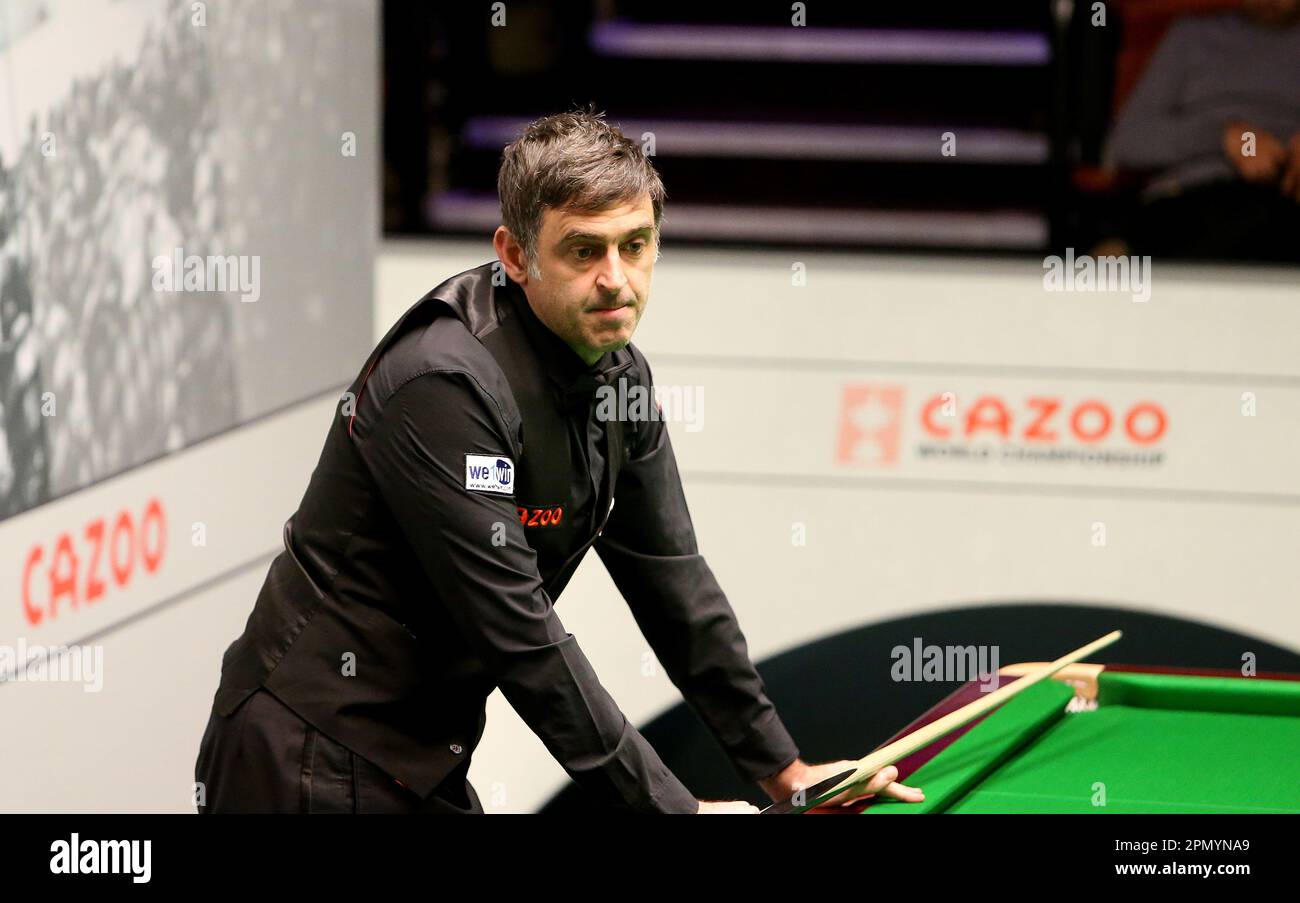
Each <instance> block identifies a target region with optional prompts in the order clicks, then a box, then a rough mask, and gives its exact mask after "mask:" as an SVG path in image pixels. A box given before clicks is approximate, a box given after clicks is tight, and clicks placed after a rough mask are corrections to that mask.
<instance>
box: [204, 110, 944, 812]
mask: <svg viewBox="0 0 1300 903" xmlns="http://www.w3.org/2000/svg"><path fill="white" fill-rule="evenodd" d="M498 190H499V193H500V199H501V210H502V219H503V221H504V225H503V226H501V227H500V228H499V229H498V230H497V231H496V235H495V237H494V244H495V248H496V252H497V257H498V260H497V261H496V262H494V263H492V264H485V265H483V266H480V267H476V268H475V269H472V270H469V271H467V272H465V273H461V274H459V275H457V276H454V277H452V278H451V279H449V280H448V281H446V282H444V283H443V284H442V285H440V286H438V287H437V288H435V289H434V290H433V291H431V292H429V294H428V295H426V296H425V297H424V298H423V299H421V300H420V301H419V302H418V303H417V304H416V305H415V306H414V307H412V308H411V309H410V310H409V311H408V312H407V313H406V314H405V315H404V316H403V317H402V319H401V320H400V321H399V322H398V323H397V324H396V325H395V326H394V327H393V328H392V329H391V330H390V331H389V333H388V335H387V336H385V337H384V339H383V340H382V341H381V342H380V343H379V346H378V347H377V348H376V349H375V350H374V352H373V353H372V354H371V356H370V359H369V360H368V361H367V362H366V364H365V365H364V367H363V368H362V370H361V372H360V374H359V376H358V378H357V380H356V382H354V383H353V385H352V387H351V389H350V391H349V393H348V394H347V395H345V396H344V399H345V404H344V406H343V409H342V411H341V413H340V416H339V417H337V418H336V419H335V421H334V423H333V424H332V425H331V427H330V431H329V435H328V437H327V440H326V443H325V449H324V452H323V453H322V455H321V460H320V463H319V464H318V465H317V468H316V470H315V472H314V473H313V475H312V479H311V483H310V485H309V486H308V489H307V493H306V495H305V496H304V498H303V501H302V504H301V506H300V507H299V509H298V512H297V513H296V514H295V515H294V516H293V517H291V518H290V519H289V522H288V523H287V524H286V525H285V551H284V552H282V553H281V554H280V556H279V557H278V558H277V559H276V560H275V562H274V563H273V564H272V565H271V569H270V573H269V574H268V576H267V579H266V583H265V585H264V587H263V589H262V593H261V595H260V596H259V598H258V601H257V605H256V607H255V608H254V610H253V613H252V615H251V617H250V618H249V621H248V626H247V628H246V630H245V632H244V634H243V636H242V637H240V638H239V639H238V640H237V641H236V642H235V643H234V644H233V645H232V646H231V647H230V649H229V650H228V651H227V652H226V655H225V658H224V661H223V665H222V677H221V686H220V689H219V690H218V691H217V695H216V699H215V702H214V706H213V715H212V718H211V721H210V723H209V725H208V729H207V732H206V734H205V736H204V738H203V744H202V748H201V750H200V753H199V761H198V765H197V769H196V779H197V780H198V781H199V782H200V785H201V786H200V792H201V796H200V800H201V802H202V805H201V806H200V811H240V810H250V809H251V810H272V811H304V810H305V811H347V812H367V811H424V812H481V811H482V807H481V805H480V803H479V801H478V798H477V796H476V794H475V792H474V789H473V788H472V787H471V786H470V785H469V783H468V781H467V780H466V773H467V771H468V768H469V762H470V756H471V754H472V753H473V750H474V747H475V745H476V744H477V743H478V741H479V739H480V737H481V736H482V733H483V727H484V720H485V712H484V702H485V700H486V698H487V696H488V694H489V693H491V692H492V690H493V689H494V688H495V687H500V688H501V691H502V692H503V694H504V695H505V697H506V699H507V700H509V702H510V704H511V705H512V706H513V707H514V708H515V710H516V711H517V712H518V713H519V714H520V716H521V717H522V718H523V719H524V721H525V722H526V723H527V724H528V725H529V727H530V728H532V730H533V731H535V732H536V733H537V734H538V736H539V737H540V738H541V739H542V741H543V742H544V743H545V745H546V747H547V749H548V750H549V751H550V753H551V754H552V755H553V756H554V757H555V758H556V760H557V761H559V763H560V764H561V765H562V766H563V767H564V769H565V770H566V771H567V772H568V773H569V775H571V776H572V777H573V778H574V780H576V781H577V782H578V783H579V784H581V785H582V786H583V787H584V788H586V789H587V790H588V791H589V792H590V793H591V794H592V795H594V796H595V797H596V798H597V799H599V800H602V801H604V802H606V803H609V804H611V805H614V806H621V807H626V808H630V809H633V810H636V811H643V812H679V813H695V812H704V813H709V812H753V811H757V810H756V809H755V807H753V806H751V805H749V804H748V803H744V802H734V801H731V802H728V801H723V802H704V803H701V802H700V801H698V800H697V799H696V798H695V797H694V796H693V795H692V794H691V793H690V792H689V791H688V790H687V789H686V787H685V786H683V785H682V783H681V782H680V781H679V780H678V779H677V778H676V777H675V776H674V775H673V774H672V773H671V772H670V771H669V770H668V769H667V768H666V767H665V766H664V764H663V762H661V761H660V759H659V757H658V756H657V755H656V754H655V751H654V750H653V749H652V748H651V747H650V746H649V744H648V743H646V741H645V739H644V738H643V737H642V736H641V735H640V733H638V732H637V730H636V729H635V728H634V727H633V726H632V725H631V724H629V723H628V721H627V719H626V718H624V716H623V715H622V713H621V712H620V711H619V709H618V707H617V706H616V705H615V703H614V701H613V699H611V698H610V696H609V694H608V693H607V692H606V691H605V690H604V689H603V688H602V687H601V685H600V683H599V681H598V680H597V679H596V675H595V674H594V672H593V671H592V668H591V666H590V664H589V663H588V662H587V659H586V657H585V656H584V655H583V653H582V651H581V649H579V647H578V644H577V640H576V639H575V638H574V637H573V636H572V635H571V634H569V633H567V632H566V631H565V630H564V627H563V625H562V624H561V622H560V620H559V617H558V615H557V614H556V613H555V610H554V608H553V606H552V602H553V600H555V599H557V598H559V596H560V593H561V592H562V591H563V589H564V586H565V584H566V583H567V582H568V580H569V578H570V576H571V575H572V574H573V572H574V570H575V569H576V568H577V566H578V563H579V562H580V561H581V560H582V557H583V555H584V553H585V552H586V551H587V549H588V548H593V547H594V548H595V550H596V552H597V554H598V555H600V557H601V559H602V560H603V561H604V563H605V566H606V567H607V569H608V570H609V573H610V575H611V576H612V577H613V579H614V582H615V583H616V584H617V586H618V588H619V590H620V591H621V592H622V593H623V595H624V597H625V598H626V600H627V603H628V605H629V606H630V607H631V609H632V612H633V614H634V616H635V618H636V621H637V624H638V625H639V627H640V628H641V630H642V632H643V633H644V634H645V636H646V638H647V640H648V641H649V643H650V645H651V647H652V648H653V649H654V651H655V654H656V655H657V656H658V657H659V660H660V661H661V662H662V663H663V665H664V668H665V670H666V671H667V673H668V675H669V676H670V677H671V679H672V680H673V682H674V684H675V685H676V686H677V687H678V688H680V689H681V691H682V693H683V695H684V696H685V698H686V699H687V701H688V702H689V703H690V704H691V705H692V706H693V707H694V709H695V711H696V712H697V713H698V714H699V715H700V717H701V718H702V719H703V720H704V722H705V723H706V724H707V725H708V727H709V728H710V730H711V731H712V732H713V734H714V736H715V737H716V738H717V740H718V742H719V743H720V744H721V745H722V746H723V748H724V749H725V750H726V751H727V753H728V754H729V755H730V757H731V759H732V761H733V763H734V764H735V767H736V768H737V769H738V770H739V771H740V772H741V773H742V774H744V775H745V776H747V777H748V778H750V779H752V780H755V781H757V782H759V783H760V784H761V785H762V787H763V789H764V790H765V791H766V792H767V793H768V795H769V796H770V797H771V798H772V799H774V800H775V799H781V798H785V797H788V796H790V795H791V794H793V793H794V792H796V791H797V790H798V789H800V788H801V787H806V786H809V785H811V784H813V783H815V782H817V781H819V780H821V779H823V778H825V777H829V776H831V775H833V774H836V773H838V772H839V771H840V770H843V769H844V768H847V767H849V763H847V762H835V763H829V764H824V765H808V764H806V763H804V762H802V761H801V760H800V758H799V754H798V750H797V748H796V747H795V744H794V741H793V740H792V739H791V737H790V735H789V733H788V732H787V731H786V729H785V727H784V725H783V724H782V723H781V720H780V718H778V717H777V713H776V710H775V709H774V707H773V705H772V703H771V702H770V701H769V700H768V698H767V696H766V695H765V693H764V687H763V682H762V680H761V679H760V678H759V675H758V673H757V672H756V671H755V669H754V667H753V665H752V664H751V663H750V660H749V658H748V654H747V651H746V646H745V640H744V637H743V636H742V635H741V632H740V629H739V627H738V626H737V624H736V619H735V616H734V614H733V613H732V609H731V606H730V605H729V603H728V602H727V599H726V597H725V596H724V595H723V593H722V591H721V589H720V588H719V587H718V584H717V582H716V581H715V580H714V578H713V575H712V573H711V572H710V571H709V568H708V566H707V565H706V564H705V562H704V559H703V558H702V557H701V556H700V555H699V552H698V550H697V549H696V544H695V536H694V531H693V529H692V526H691V520H690V515H689V514H688V512H687V509H686V501H685V499H684V497H683V495H682V487H681V481H680V479H679V477H678V473H677V466H676V463H675V461H674V458H673V452H672V447H671V445H670V443H669V441H668V433H667V431H666V429H665V427H664V423H663V420H662V419H661V418H657V417H641V418H638V419H636V420H629V421H620V420H617V419H607V418H603V417H602V416H600V415H599V412H600V411H607V410H608V409H609V407H610V406H609V405H600V404H598V395H599V391H598V390H600V389H601V388H602V387H609V388H615V387H617V386H618V383H619V381H620V380H621V381H626V383H627V385H626V386H625V387H624V388H625V389H627V390H629V397H632V396H631V392H630V390H631V389H632V388H634V387H637V386H641V387H646V388H648V387H649V386H650V385H651V376H650V368H649V365H648V364H647V363H646V360H645V358H644V357H643V356H642V355H641V353H640V352H639V351H638V350H636V348H634V347H633V346H631V345H630V344H629V341H630V339H631V338H632V333H633V331H634V330H635V329H636V326H637V323H638V321H639V320H640V319H641V315H642V313H643V312H644V311H645V306H646V301H647V299H648V297H649V292H650V281H651V273H652V271H653V269H654V261H655V258H656V255H657V252H658V246H659V226H660V222H661V219H662V214H663V202H664V189H663V185H662V183H661V182H660V180H659V177H658V174H657V173H656V172H655V170H654V168H653V166H652V165H651V164H650V161H649V160H648V159H647V158H646V157H645V156H644V154H642V153H641V151H640V150H639V148H638V147H637V146H636V145H635V144H633V143H632V142H631V141H629V140H628V139H627V138H625V137H624V136H623V135H622V133H621V132H619V131H618V130H617V129H616V128H614V127H612V126H610V125H608V124H607V123H605V122H604V121H603V120H602V119H601V118H600V117H599V115H593V114H592V113H590V112H587V113H581V112H579V113H566V114H561V115H557V116H552V117H548V118H545V119H541V120H538V121H537V122H534V123H533V124H532V125H530V126H529V127H528V129H527V130H526V131H525V132H524V134H523V135H522V136H521V137H520V138H519V140H517V141H516V142H515V143H514V144H512V145H510V146H509V147H508V148H506V151H505V155H504V160H503V163H502V166H501V170H500V175H499V179H498ZM616 498H617V505H615V499H616ZM896 776H897V772H896V770H894V769H892V768H890V769H885V770H884V771H882V772H881V773H880V774H878V775H877V776H876V777H875V778H874V780H873V781H872V782H871V783H870V784H868V785H866V787H865V788H864V790H865V791H866V792H867V793H875V792H884V793H887V794H889V795H891V796H895V797H898V798H901V799H919V798H920V794H919V792H918V791H915V790H913V789H912V788H907V787H903V786H901V785H899V784H896V783H893V778H894V777H896ZM857 793H859V794H861V793H862V791H857Z"/></svg>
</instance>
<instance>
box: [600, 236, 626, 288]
mask: <svg viewBox="0 0 1300 903" xmlns="http://www.w3.org/2000/svg"><path fill="white" fill-rule="evenodd" d="M625 285H627V274H626V273H624V272H623V259H622V257H621V256H620V254H619V249H618V248H617V247H613V248H610V249H609V250H608V251H606V252H605V257H604V259H603V260H602V261H601V264H600V269H599V270H598V271H597V273H596V287H597V288H598V289H600V290H601V291H602V292H607V293H608V294H611V295H617V294H618V293H619V292H621V291H623V287H624V286H625Z"/></svg>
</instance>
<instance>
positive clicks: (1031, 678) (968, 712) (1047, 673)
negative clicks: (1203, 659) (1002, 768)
mask: <svg viewBox="0 0 1300 903" xmlns="http://www.w3.org/2000/svg"><path fill="white" fill-rule="evenodd" d="M1121 636H1123V633H1122V632H1121V631H1119V630H1113V631H1111V632H1110V633H1108V634H1106V635H1105V636H1104V637H1101V638H1100V639H1096V640H1093V641H1092V642H1091V643H1089V644H1088V645H1086V646H1080V647H1079V648H1078V649H1076V650H1074V651H1073V652H1069V653H1066V654H1065V655H1063V656H1061V657H1060V658H1058V659H1057V660H1056V661H1054V662H1049V663H1047V664H1045V665H1043V666H1042V667H1040V668H1037V669H1035V670H1033V671H1030V672H1028V673H1027V674H1025V676H1024V677H1021V678H1020V679H1019V680H1015V681H1012V682H1011V683H1009V684H1007V685H1006V686H1005V687H1002V688H1000V689H998V690H995V691H993V692H992V693H990V694H989V695H988V696H986V697H984V698H983V699H977V700H975V701H974V702H971V703H968V704H966V705H964V706H962V707H961V708H959V709H957V711H955V712H949V713H948V714H947V715H944V716H943V717H942V718H939V719H938V720H936V721H932V722H930V723H929V724H927V725H925V726H924V727H920V728H917V729H916V730H915V731H913V732H912V733H910V734H908V735H907V736H906V737H900V738H898V739H897V740H895V741H894V742H893V743H890V744H889V745H888V746H882V747H881V748H880V749H878V750H876V751H875V752H873V753H868V754H867V755H866V756H863V757H862V758H861V759H859V760H858V762H857V766H858V767H857V769H856V770H855V771H854V772H853V774H851V775H850V776H849V777H848V778H846V779H845V780H844V781H843V782H842V783H841V784H840V785H839V786H838V787H836V788H835V789H834V790H830V791H828V792H826V793H824V794H822V795H821V796H820V797H818V798H817V799H815V800H809V801H808V803H807V804H806V805H807V808H809V809H811V808H813V807H814V806H816V805H819V804H821V803H823V802H825V801H826V800H828V799H831V798H832V797H835V796H838V795H839V794H841V793H843V792H844V791H845V790H846V789H847V788H849V787H852V786H853V785H855V784H861V783H864V782H866V781H868V780H870V779H871V777H872V776H873V775H874V774H875V773H876V772H878V771H880V769H882V768H884V767H886V766H888V765H893V764H894V763H895V762H897V761H898V760H899V759H902V758H904V757H906V756H909V755H911V754H912V753H914V752H916V751H917V750H918V749H920V748H921V747H923V746H928V745H929V744H931V743H933V742H934V741H935V740H938V739H939V738H940V737H942V736H943V735H944V734H948V733H951V732H952V731H955V730H956V729H957V728H959V727H961V726H962V725H963V724H966V723H967V722H969V721H973V720H974V719H976V718H978V717H979V716H981V715H983V714H985V713H986V712H989V711H991V710H993V709H994V708H996V707H997V706H999V705H1001V704H1002V703H1004V702H1006V701H1007V700H1008V699H1010V698H1011V697H1012V696H1015V695H1016V694H1017V693H1020V692H1022V691H1023V690H1027V689H1029V688H1030V687H1032V686H1033V685H1034V684H1036V683H1038V682H1039V681H1040V680H1045V679H1047V678H1049V677H1051V676H1052V675H1053V674H1055V673H1056V672H1057V671H1060V670H1061V669H1062V668H1064V667H1066V666H1067V665H1072V664H1074V663H1075V662H1077V661H1079V660H1080V659H1083V658H1086V657H1087V656H1089V655H1092V654H1093V653H1094V652H1096V651H1097V650H1098V649H1104V648H1105V647H1107V646H1109V645H1110V644H1111V643H1113V642H1115V641H1116V640H1118V639H1119V638H1120V637H1121Z"/></svg>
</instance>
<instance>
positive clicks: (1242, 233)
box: [1108, 0, 1300, 261]
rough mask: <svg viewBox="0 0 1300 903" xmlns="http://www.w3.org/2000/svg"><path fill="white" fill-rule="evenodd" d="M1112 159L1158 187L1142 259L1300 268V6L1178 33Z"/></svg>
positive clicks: (1134, 236) (1258, 11)
mask: <svg viewBox="0 0 1300 903" xmlns="http://www.w3.org/2000/svg"><path fill="white" fill-rule="evenodd" d="M1108 156H1109V161H1108V162H1109V163H1110V164H1111V165H1113V166H1116V167H1118V168H1120V169H1124V170H1130V171H1139V172H1143V173H1146V174H1148V175H1149V177H1150V178H1149V180H1148V181H1147V184H1146V187H1145V190H1144V191H1143V193H1142V199H1141V200H1142V203H1141V205H1140V206H1139V208H1138V210H1137V212H1136V214H1135V216H1134V218H1133V221H1132V222H1131V223H1130V225H1129V227H1128V228H1127V229H1126V230H1125V232H1126V235H1125V238H1126V240H1127V244H1128V247H1129V250H1130V251H1131V252H1132V253H1137V254H1156V255H1170V256H1179V257H1205V258H1241V259H1256V260H1279V261H1282V260H1286V261H1297V260H1300V241H1298V240H1297V237H1298V236H1300V0H1245V2H1244V3H1243V4H1242V6H1241V9H1240V10H1239V11H1234V12H1226V13H1220V14H1216V15H1205V16H1188V17H1186V18H1183V19H1181V20H1179V21H1178V22H1177V23H1175V24H1174V26H1173V27H1172V28H1171V29H1170V30H1169V32H1168V34H1167V35H1166V36H1165V39H1164V41H1163V42H1162V43H1161V45H1160V47H1159V49H1158V50H1157V51H1156V53H1155V56H1154V57H1153V58H1152V60H1151V63H1150V65H1149V66H1148V67H1147V68H1146V71H1145V72H1144V73H1143V75H1142V78H1141V80H1140V81H1139V82H1138V84H1137V87H1136V88H1135V89H1134V91H1133V93H1132V95H1131V96H1130V97H1129V98H1128V100H1127V102H1126V103H1125V105H1124V107H1123V109H1122V111H1121V112H1120V115H1119V117H1118V119H1117V120H1116V123H1115V126H1114V129H1113V130H1112V132H1111V135H1110V139H1109V147H1108Z"/></svg>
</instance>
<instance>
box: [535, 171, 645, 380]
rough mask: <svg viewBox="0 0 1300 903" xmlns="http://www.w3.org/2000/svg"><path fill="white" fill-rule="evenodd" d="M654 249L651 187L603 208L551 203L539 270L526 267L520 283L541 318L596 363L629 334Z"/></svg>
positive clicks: (638, 313) (545, 215)
mask: <svg viewBox="0 0 1300 903" xmlns="http://www.w3.org/2000/svg"><path fill="white" fill-rule="evenodd" d="M657 251H658V249H657V248H656V247H655V237H654V209H653V207H652V206H651V204H650V197H649V195H644V196H642V197H641V198H640V199H638V200H637V201H634V202H627V203H621V204H619V205H618V206H616V207H611V208H608V209H606V210H600V211H592V210H588V211H576V210H567V209H551V208H548V209H547V210H546V211H545V212H544V213H543V214H542V230H541V235H540V236H539V237H538V241H537V264H538V267H539V269H540V271H541V278H540V279H538V278H534V277H531V276H528V275H527V274H524V279H523V280H522V281H521V284H522V285H523V288H524V293H525V294H526V295H527V296H528V303H529V304H530V305H531V306H532V309H533V312H534V313H535V314H537V318H538V319H539V320H541V321H542V322H543V323H545V324H546V326H547V327H548V328H549V329H550V330H551V332H553V333H555V334H556V335H558V336H559V337H560V338H561V339H563V340H564V341H565V342H566V343H567V344H568V345H569V347H570V348H572V349H573V350H574V351H575V352H577V353H578V356H579V357H581V358H582V359H583V360H584V361H586V362H587V363H588V364H591V363H594V362H595V361H596V360H597V359H598V358H599V357H600V356H601V355H602V354H604V353H605V352H606V351H614V350H616V349H619V348H622V347H623V346H624V345H626V344H627V343H628V342H630V341H631V340H632V333H633V332H635V331H636V325H637V323H639V322H640V321H641V314H642V313H643V312H644V311H645V306H646V302H647V301H648V300H649V299H650V279H651V276H652V275H653V272H654V262H655V255H656V253H657ZM516 281H520V280H516Z"/></svg>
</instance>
